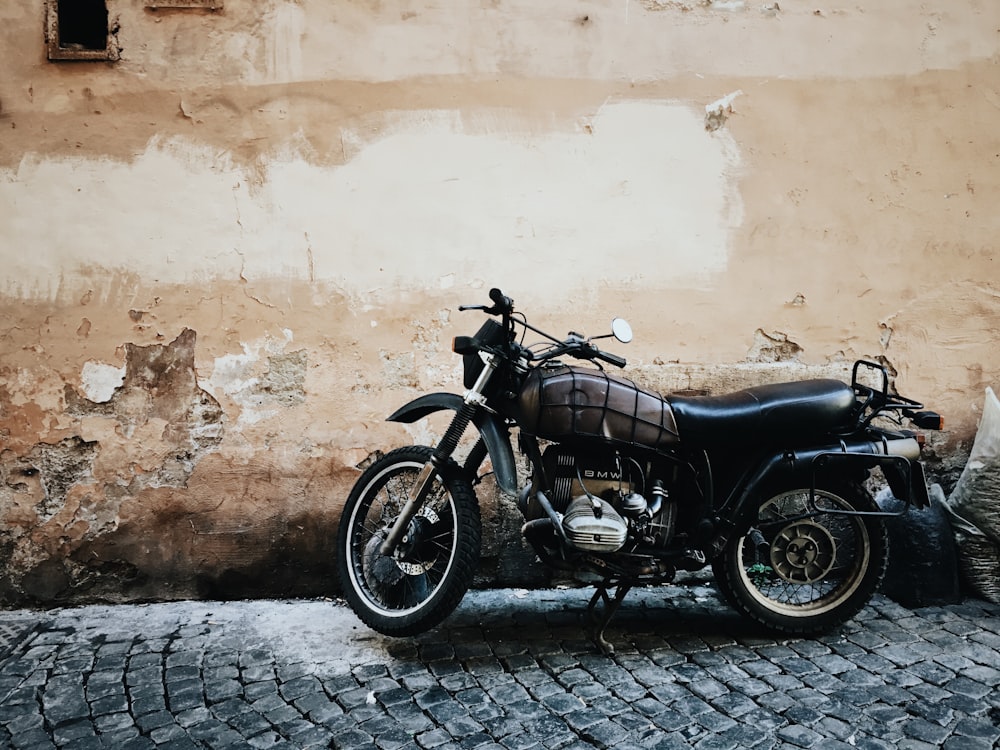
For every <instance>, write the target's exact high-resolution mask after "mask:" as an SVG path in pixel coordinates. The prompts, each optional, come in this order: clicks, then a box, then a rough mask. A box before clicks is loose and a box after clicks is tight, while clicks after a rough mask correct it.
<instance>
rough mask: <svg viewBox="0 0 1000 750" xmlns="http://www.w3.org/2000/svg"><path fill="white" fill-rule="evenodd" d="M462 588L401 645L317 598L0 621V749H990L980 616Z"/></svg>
mask: <svg viewBox="0 0 1000 750" xmlns="http://www.w3.org/2000/svg"><path fill="white" fill-rule="evenodd" d="M588 597H589V592H588V591H587V590H544V591H531V592H528V591H520V590H499V591H488V592H486V591H483V592H472V593H470V594H469V595H467V597H466V599H465V600H464V602H463V603H462V605H461V606H460V608H459V610H458V611H457V612H456V613H455V614H454V615H453V616H452V617H451V618H449V619H448V620H446V621H445V624H444V625H443V626H441V627H439V628H438V629H436V630H434V631H432V632H430V633H428V634H425V635H424V636H421V637H419V638H415V639H403V640H391V639H386V638H383V637H381V636H379V635H377V634H375V633H372V632H371V631H369V630H368V629H367V628H365V627H364V626H363V625H361V624H360V622H359V621H358V620H357V619H356V618H355V617H354V616H353V615H352V614H351V613H350V612H349V610H347V609H346V607H344V606H343V605H342V604H339V603H337V602H329V601H287V602H274V601H261V602H233V603H216V602H181V603H174V604H154V605H141V606H96V607H83V608H76V609H63V610H53V611H45V612H30V611H23V610H22V611H16V612H4V613H0V657H2V660H0V745H3V746H10V747H16V748H37V749H39V750H40V749H41V748H51V747H60V748H64V747H65V748H171V749H174V748H241V747H254V748H270V747H281V748H310V747H334V748H344V749H345V750H347V749H349V748H358V749H359V750H360V749H361V748H371V747H377V748H383V749H385V750H393V749H395V748H440V749H441V750H450V749H451V748H465V749H468V750H471V749H472V748H507V749H508V750H522V749H526V748H589V747H608V748H611V747H613V748H622V749H624V748H686V747H695V748H713V749H726V748H746V747H759V748H774V747H801V748H812V747H822V748H824V750H825V749H826V748H893V747H898V748H910V749H911V750H916V749H917V748H931V747H946V748H970V749H972V748H992V747H995V746H996V744H997V742H998V740H1000V688H998V684H1000V607H997V606H994V605H990V604H987V603H985V602H981V601H978V600H967V601H965V602H964V603H962V604H959V605H953V606H946V607H933V608H925V609H920V610H912V611H911V610H908V609H905V608H903V607H900V606H898V605H896V604H894V603H893V602H891V601H889V600H888V599H885V598H883V597H877V598H876V599H875V600H874V602H873V603H872V604H871V605H870V606H869V607H868V608H866V609H865V610H864V611H863V612H862V613H861V614H860V615H859V616H858V617H857V618H855V619H854V620H853V621H851V622H850V623H848V624H847V625H846V626H845V627H843V628H841V629H840V630H839V631H837V632H834V633H832V634H830V635H828V636H826V637H823V638H819V639H808V640H795V639H793V640H786V639H776V638H774V637H769V636H766V635H762V634H760V633H752V632H750V631H748V630H747V626H746V624H745V623H744V622H743V621H742V620H741V619H740V618H739V617H738V616H737V615H735V614H734V613H732V612H731V611H730V610H729V609H728V608H726V607H725V605H723V604H722V602H721V601H720V600H719V599H718V598H717V596H716V593H715V590H714V589H713V588H711V587H710V586H707V585H704V584H696V585H689V586H669V587H662V588H659V589H655V590H647V591H641V590H640V591H635V592H633V593H632V595H630V597H629V598H628V599H626V601H625V604H624V605H623V607H622V610H621V611H620V612H619V614H618V616H617V617H616V618H615V620H613V622H612V625H611V627H610V628H609V631H608V635H609V639H610V640H611V641H612V642H613V643H614V644H615V646H616V654H615V655H614V656H613V657H608V656H604V655H602V654H601V653H600V652H599V651H598V650H597V649H596V648H595V647H594V645H593V644H592V643H591V642H590V640H589V639H588V637H587V635H586V633H585V632H584V631H583V630H582V629H581V625H580V623H581V622H583V618H584V614H585V609H586V603H587V599H588Z"/></svg>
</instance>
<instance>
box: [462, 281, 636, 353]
mask: <svg viewBox="0 0 1000 750" xmlns="http://www.w3.org/2000/svg"><path fill="white" fill-rule="evenodd" d="M489 294H490V301H492V302H493V304H492V305H491V306H488V305H459V307H458V309H459V311H460V312H464V311H466V310H482V311H483V312H484V313H486V314H487V315H500V316H502V317H503V321H504V325H505V327H508V328H507V329H508V330H510V328H509V327H512V326H513V323H514V322H517V323H518V324H520V325H522V326H524V327H525V328H526V329H529V330H532V331H534V332H535V333H538V334H540V335H542V336H544V337H545V338H547V339H549V341H551V342H552V347H551V348H550V349H548V350H547V351H544V352H542V353H535V352H532V351H531V350H529V349H527V348H524V347H521V353H522V354H523V355H524V356H525V358H526V359H527V360H528V361H529V362H530V361H534V362H545V361H547V360H550V359H555V358H556V357H561V356H569V357H573V358H575V359H586V360H599V361H601V362H606V363H608V364H609V365H614V366H615V367H625V365H626V364H628V362H627V361H626V360H625V358H624V357H619V356H618V355H617V354H612V353H611V352H606V351H603V350H601V349H598V348H597V347H596V346H594V345H593V344H592V343H591V342H590V341H589V340H588V339H585V338H584V337H583V336H581V335H580V334H578V333H572V332H571V333H570V334H569V336H567V338H565V339H564V340H562V341H560V340H559V339H557V338H555V337H554V336H551V335H549V334H547V333H546V332H545V331H542V330H540V329H538V328H535V327H534V326H533V325H530V324H529V323H528V322H527V321H526V320H524V316H523V315H522V316H518V317H517V318H514V317H512V316H513V313H514V300H512V299H511V298H510V297H508V296H506V295H505V294H504V293H503V292H502V291H501V290H500V289H497V288H496V287H494V288H492V289H490V293H489Z"/></svg>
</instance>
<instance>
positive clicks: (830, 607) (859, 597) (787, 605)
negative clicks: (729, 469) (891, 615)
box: [713, 485, 889, 635]
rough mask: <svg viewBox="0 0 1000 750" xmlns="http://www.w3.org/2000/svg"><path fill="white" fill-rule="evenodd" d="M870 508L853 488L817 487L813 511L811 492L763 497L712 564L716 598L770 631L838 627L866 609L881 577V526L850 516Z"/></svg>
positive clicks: (885, 551) (884, 545) (884, 556)
mask: <svg viewBox="0 0 1000 750" xmlns="http://www.w3.org/2000/svg"><path fill="white" fill-rule="evenodd" d="M874 510H877V508H876V506H875V504H874V502H873V501H872V499H871V497H870V496H869V495H868V493H867V492H866V491H865V490H863V489H862V488H861V487H858V486H853V485H848V486H844V487H839V488H836V489H818V488H817V490H816V508H814V509H812V508H810V505H809V490H793V491H790V492H782V493H780V494H777V495H774V496H772V497H770V498H768V499H767V500H765V501H764V502H763V503H761V505H760V507H759V509H758V512H757V518H756V519H755V520H754V521H753V523H752V525H751V527H750V528H749V529H747V530H746V531H745V533H744V534H743V535H742V536H739V537H736V538H734V539H732V540H731V541H730V542H729V545H728V546H727V548H726V550H725V551H724V552H723V554H722V556H720V557H719V559H718V560H716V562H715V563H714V566H713V567H714V570H715V576H716V580H717V581H718V583H719V587H720V588H721V589H722V593H723V594H724V595H725V597H726V599H728V600H729V602H730V603H731V604H732V605H733V606H734V607H736V609H738V610H739V611H740V612H742V613H743V614H745V615H747V616H749V617H751V618H753V619H754V620H756V621H757V622H759V623H761V624H763V625H765V626H766V627H767V628H768V629H770V630H773V631H777V632H781V633H787V634H796V635H813V634H817V633H821V632H824V631H826V630H829V629H830V628H833V627H835V626H837V625H840V624H841V623H843V622H844V621H846V620H848V619H849V618H851V617H853V616H854V615H855V614H857V613H858V612H859V611H860V610H861V608H862V607H864V606H865V604H866V603H867V602H868V600H869V599H870V598H871V597H872V595H873V594H874V593H875V591H876V589H877V588H878V585H879V583H880V582H881V581H882V576H883V575H884V574H885V568H886V564H887V562H888V555H889V543H888V537H887V533H886V529H885V524H884V523H883V521H882V519H880V518H878V517H872V516H858V515H850V513H851V512H856V511H874ZM817 511H818V512H817ZM838 511H847V512H846V513H842V512H838Z"/></svg>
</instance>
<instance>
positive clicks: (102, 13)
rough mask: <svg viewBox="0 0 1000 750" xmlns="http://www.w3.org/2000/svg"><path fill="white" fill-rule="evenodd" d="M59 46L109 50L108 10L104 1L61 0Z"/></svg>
mask: <svg viewBox="0 0 1000 750" xmlns="http://www.w3.org/2000/svg"><path fill="white" fill-rule="evenodd" d="M58 6H59V10H58V12H59V46H60V47H68V48H70V49H107V46H108V9H107V6H105V4H104V0H59V2H58Z"/></svg>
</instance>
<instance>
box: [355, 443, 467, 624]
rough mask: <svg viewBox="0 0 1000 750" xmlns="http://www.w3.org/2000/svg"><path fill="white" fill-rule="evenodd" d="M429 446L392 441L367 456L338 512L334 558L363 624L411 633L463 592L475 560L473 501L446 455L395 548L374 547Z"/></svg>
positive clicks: (449, 609)
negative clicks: (392, 445) (393, 551)
mask: <svg viewBox="0 0 1000 750" xmlns="http://www.w3.org/2000/svg"><path fill="white" fill-rule="evenodd" d="M431 453H432V450H431V449H430V448H427V447H423V446H410V447H407V448H398V449H397V450H394V451H392V452H391V453H388V454H387V455H385V456H384V457H382V458H381V459H379V460H378V461H376V462H375V463H373V464H372V465H371V466H369V467H368V468H367V469H366V470H365V471H364V473H363V474H362V475H361V477H360V478H359V479H358V481H357V482H356V483H355V485H354V488H353V489H352V490H351V493H350V495H349V496H348V498H347V502H346V503H345V504H344V510H343V513H342V515H341V518H340V529H339V531H338V534H337V550H338V555H337V557H338V563H337V565H338V572H339V577H340V584H341V589H342V591H343V593H344V597H345V598H346V599H347V602H348V604H349V605H350V606H351V609H353V610H354V612H355V614H357V616H358V617H360V618H361V620H362V621H363V622H364V623H365V624H366V625H368V626H369V627H370V628H372V629H373V630H377V631H378V632H380V633H383V634H385V635H392V636H406V635H414V634H416V633H421V632H423V631H425V630H429V629H430V628H432V627H434V626H435V625H437V624H438V623H439V622H441V620H443V619H444V618H445V617H447V616H448V615H449V614H451V612H452V611H453V610H454V609H455V607H456V606H457V605H458V602H459V601H460V600H461V599H462V597H463V596H464V595H465V592H466V591H467V590H468V588H469V585H470V584H471V583H472V578H473V576H474V575H475V572H476V565H477V563H478V561H479V543H480V535H481V528H480V517H479V504H478V502H477V499H476V495H475V492H474V491H473V489H472V486H471V485H470V484H469V482H468V481H467V480H465V479H464V478H463V477H462V476H461V475H460V473H459V469H458V467H457V466H456V465H455V464H454V463H451V462H449V465H448V467H447V468H446V469H445V470H444V471H443V472H442V473H443V474H444V476H441V474H438V475H436V476H435V477H434V483H433V484H432V486H431V490H430V492H429V494H428V495H427V499H426V500H425V501H424V504H423V506H422V507H421V508H420V510H418V511H417V515H416V516H415V517H414V519H413V521H412V522H411V524H410V533H409V534H408V535H407V536H408V539H407V541H406V542H405V543H403V544H401V546H400V548H399V550H397V555H395V556H386V555H383V554H382V553H381V552H380V551H379V546H380V545H381V543H382V540H384V539H385V537H386V536H387V534H388V532H389V529H391V528H392V525H393V523H394V522H395V520H396V518H397V517H398V516H399V513H400V511H401V510H402V508H403V506H404V505H405V504H406V501H407V499H408V497H409V492H410V488H411V487H412V486H413V484H414V481H415V480H416V478H417V476H418V475H419V474H420V472H421V470H422V469H423V468H424V465H425V464H426V463H427V461H429V460H430V457H431ZM399 552H403V553H404V554H402V555H400V554H398V553H399Z"/></svg>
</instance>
